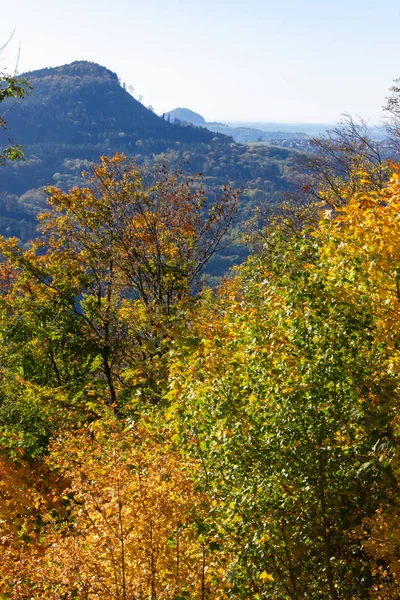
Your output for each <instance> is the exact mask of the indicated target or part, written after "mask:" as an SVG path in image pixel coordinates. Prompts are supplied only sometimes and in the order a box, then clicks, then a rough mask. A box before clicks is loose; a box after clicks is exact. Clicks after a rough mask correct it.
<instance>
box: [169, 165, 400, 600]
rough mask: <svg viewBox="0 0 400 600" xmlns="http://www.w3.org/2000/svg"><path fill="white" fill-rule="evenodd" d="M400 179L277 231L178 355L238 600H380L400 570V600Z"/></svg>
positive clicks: (187, 434)
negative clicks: (384, 527)
mask: <svg viewBox="0 0 400 600" xmlns="http://www.w3.org/2000/svg"><path fill="white" fill-rule="evenodd" d="M358 176H359V177H360V178H365V177H367V175H366V174H365V173H362V172H361V173H359V175H358ZM398 182H399V174H398V171H397V170H395V172H394V173H393V177H392V179H391V181H390V182H389V183H388V184H386V185H383V187H382V189H381V190H376V191H373V190H370V191H365V190H364V191H361V190H360V191H358V192H357V193H355V194H353V195H352V194H351V183H350V184H349V188H348V190H347V198H348V201H347V203H346V204H344V205H343V206H336V210H335V211H332V210H328V211H327V212H326V213H322V214H321V213H320V220H319V223H318V224H317V226H316V227H315V226H313V225H312V223H311V224H310V225H308V226H307V227H303V228H297V229H296V228H290V227H288V225H290V222H289V223H288V224H286V223H284V224H283V225H282V226H281V227H279V226H278V227H275V228H274V229H273V230H270V231H269V232H268V234H267V236H266V239H265V246H264V250H263V251H262V252H261V254H260V255H259V256H258V257H257V256H256V257H252V258H251V259H250V260H249V261H248V263H247V264H246V265H244V266H243V267H242V268H241V269H240V271H239V273H238V275H237V277H236V278H234V279H233V280H231V281H229V282H227V283H226V284H225V286H224V288H223V289H222V290H221V291H220V296H219V298H217V299H213V300H212V301H211V302H209V303H208V305H206V306H205V307H204V308H203V310H204V312H203V314H199V322H198V326H197V327H198V328H197V344H196V345H194V346H192V347H189V346H188V345H186V346H185V344H184V343H182V344H181V348H180V349H179V350H178V351H177V352H176V359H175V364H174V365H172V367H171V373H172V383H173V387H172V393H171V400H172V405H171V408H170V414H171V418H173V419H176V420H177V422H178V430H179V432H180V434H181V436H182V438H181V439H182V441H183V443H184V442H185V441H186V442H187V451H188V452H191V453H192V454H194V455H195V456H196V457H197V459H198V461H200V462H201V464H202V465H203V472H202V476H201V477H200V480H199V482H200V483H201V484H202V485H203V486H204V489H205V490H207V492H208V494H209V495H210V496H211V500H212V502H211V506H212V509H211V510H210V512H209V515H208V519H207V524H208V527H209V528H210V530H212V529H213V528H214V530H216V531H218V533H219V535H220V536H221V538H222V539H223V548H224V549H227V550H228V549H229V550H230V551H231V552H232V554H233V555H235V556H236V557H237V559H236V561H235V562H234V563H230V565H229V566H228V575H227V577H228V580H229V581H230V582H231V584H232V588H231V593H232V594H234V595H235V596H236V597H243V598H248V597H250V596H254V595H255V597H258V598H263V599H272V598H285V599H292V600H299V599H300V598H304V597H307V598H312V599H315V600H317V599H318V600H321V599H323V598H324V599H325V598H326V599H330V600H336V599H337V598H350V597H357V598H358V597H367V596H368V594H370V593H372V592H373V590H374V589H375V587H374V586H376V585H377V584H378V583H379V577H381V576H382V577H385V576H387V574H388V573H390V568H391V567H390V565H391V564H392V565H393V567H392V568H393V574H392V575H391V576H390V577H389V576H388V582H389V583H390V584H392V587H391V588H390V589H391V593H392V594H394V595H392V596H391V597H393V598H395V597H396V594H397V591H395V590H396V581H397V579H396V577H397V567H396V560H397V550H396V548H395V540H397V539H398V537H397V536H398V529H397V526H396V520H395V519H396V515H397V514H398V505H397V500H396V499H397V497H398V466H397V465H398V417H397V413H398V405H399V376H398V374H399V340H400V331H399V320H398V314H399V310H398V304H399V294H398V265H399V259H400V254H399V251H400V246H399V242H398V240H399V239H400V232H399V219H398V215H399V204H398V203H399V200H398V198H399V194H398V185H399V184H398ZM343 189H344V188H343ZM325 193H326V194H327V195H328V192H325ZM322 197H323V199H325V196H324V195H323V196H322ZM329 200H330V198H329V197H327V198H326V201H327V203H329ZM332 203H335V200H333V201H332ZM335 204H336V203H335ZM288 230H289V231H290V232H291V234H290V236H287V234H286V232H287V231H288ZM383 506H385V511H384V512H383V517H384V521H385V520H386V521H389V522H390V527H389V528H388V535H387V537H386V546H387V553H386V555H385V553H384V552H382V551H381V550H382V543H381V541H382V538H384V535H383V534H382V532H381V533H379V531H380V530H379V525H380V523H381V520H380V519H381V517H382V507H383ZM386 516H387V518H386ZM371 519H373V520H372V521H371ZM360 529H361V530H362V531H363V532H364V533H360ZM394 530H395V531H394ZM368 531H370V532H371V535H370V536H369V537H368V535H367V538H368V539H366V538H365V533H366V532H367V533H368ZM374 540H375V542H376V543H377V544H376V546H375V549H373V551H371V545H372V543H373V541H374ZM377 546H379V547H378V549H377V548H376V547H377ZM367 552H369V553H371V555H372V556H373V557H374V560H371V559H370V558H369V557H368V555H367ZM382 560H384V562H383V563H382ZM376 565H378V567H379V568H376ZM381 583H382V581H381ZM386 587H388V586H387V585H386ZM384 588H385V582H383V585H382V586H381V587H379V588H376V589H377V590H378V591H377V594H376V598H378V597H379V590H380V589H384Z"/></svg>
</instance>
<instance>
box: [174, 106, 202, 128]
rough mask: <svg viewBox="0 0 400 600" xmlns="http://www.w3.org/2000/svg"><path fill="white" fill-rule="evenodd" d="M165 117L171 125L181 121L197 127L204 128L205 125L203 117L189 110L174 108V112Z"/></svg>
mask: <svg viewBox="0 0 400 600" xmlns="http://www.w3.org/2000/svg"><path fill="white" fill-rule="evenodd" d="M166 116H167V117H168V119H169V120H170V121H171V122H172V123H174V122H176V121H178V122H179V121H182V122H184V123H191V124H192V125H197V126H205V123H206V120H205V118H204V117H202V116H201V115H199V114H198V113H196V112H194V111H193V110H190V109H189V108H174V110H170V111H169V112H167V113H166Z"/></svg>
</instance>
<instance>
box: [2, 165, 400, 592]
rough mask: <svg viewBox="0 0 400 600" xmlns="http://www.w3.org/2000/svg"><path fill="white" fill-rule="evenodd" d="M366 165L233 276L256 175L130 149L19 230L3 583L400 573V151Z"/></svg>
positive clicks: (358, 584)
mask: <svg viewBox="0 0 400 600" xmlns="http://www.w3.org/2000/svg"><path fill="white" fill-rule="evenodd" d="M355 158H357V160H356V161H355V162H354V160H355ZM352 165H353V167H354V168H355V169H356V170H354V169H352ZM348 166H349V170H348V172H347V176H346V177H343V178H342V179H340V180H339V179H338V178H336V179H335V181H334V186H333V187H332V185H331V182H328V183H327V179H326V177H325V179H324V181H325V186H322V185H321V184H320V185H319V188H318V203H316V204H313V203H306V204H304V203H303V204H297V205H288V206H287V207H286V208H285V209H284V208H282V210H281V212H280V215H279V216H275V217H273V218H272V219H271V220H270V222H269V223H268V224H267V225H266V226H265V227H264V229H263V230H262V231H260V232H258V233H257V232H256V233H255V234H254V238H253V245H254V247H256V248H258V251H257V252H256V253H255V254H254V255H253V256H251V257H250V258H249V259H248V260H247V261H246V263H245V264H244V265H243V266H242V267H241V268H240V269H238V270H237V271H236V273H235V274H234V275H232V276H231V277H230V278H229V279H227V280H226V281H224V282H223V283H222V284H221V285H220V288H219V290H218V292H212V291H210V290H207V289H202V290H201V289H199V288H198V287H197V284H196V282H198V278H199V276H200V274H201V271H202V269H203V268H204V266H205V264H206V263H207V261H208V260H209V259H210V258H211V256H212V255H213V253H215V252H216V250H217V248H218V245H219V243H220V242H221V240H222V238H223V235H224V234H225V232H226V231H227V229H228V228H229V226H230V224H231V222H232V219H233V216H234V213H235V210H236V209H237V197H236V194H235V193H234V192H233V191H232V190H231V189H229V188H225V189H224V190H223V193H222V195H221V196H220V198H219V200H218V201H217V203H216V204H213V205H210V204H209V202H208V200H207V196H206V194H205V192H204V189H203V188H202V186H201V181H200V180H199V179H197V178H195V179H190V180H188V179H187V178H186V177H185V176H184V174H182V173H177V174H170V173H169V172H167V171H165V170H163V169H162V168H161V169H160V170H156V171H155V172H154V171H148V172H147V173H146V172H143V171H142V170H141V168H139V167H137V165H134V164H133V165H132V164H128V163H126V162H124V159H123V157H122V156H118V155H117V156H115V157H114V158H112V159H105V158H104V159H102V161H101V163H100V164H99V165H98V166H97V167H95V168H94V169H93V171H92V173H91V176H90V178H89V180H88V181H87V182H86V186H85V187H83V188H79V189H78V188H76V189H74V190H72V191H70V192H64V191H62V190H60V189H54V190H53V191H52V195H51V197H50V200H49V208H48V211H47V212H46V213H45V214H42V215H41V217H40V220H41V223H42V225H41V227H42V229H43V231H44V233H45V234H46V235H45V236H43V237H41V238H39V239H38V240H37V241H36V242H33V243H32V244H31V245H29V246H28V247H27V248H23V247H22V246H20V244H19V242H18V241H17V240H16V239H8V240H6V239H3V240H2V242H1V252H2V263H1V297H0V311H1V312H0V317H1V319H0V340H1V345H2V360H1V367H0V369H1V375H0V376H1V380H2V386H1V393H0V394H1V395H0V398H1V400H0V423H1V426H0V440H1V443H2V453H1V467H0V468H1V473H2V478H1V483H0V485H1V487H0V494H1V503H0V527H1V535H0V543H1V545H2V552H3V556H4V560H3V561H2V562H1V566H0V590H1V593H2V594H3V596H4V598H41V599H42V598H54V599H55V598H59V599H61V598H65V599H66V598H71V599H72V598H80V599H84V598H86V599H95V598H106V597H109V598H115V599H125V600H126V599H128V598H129V599H132V598H135V599H147V598H151V599H155V598H160V599H161V598H165V599H168V600H170V599H172V598H175V599H176V600H178V599H183V598H193V599H195V598H199V599H201V600H205V599H206V598H207V599H208V598H219V599H221V600H222V599H224V598H242V599H243V600H245V599H246V600H247V599H248V598H259V599H271V600H272V599H274V600H275V599H277V598H279V599H282V600H284V599H290V600H297V599H303V598H310V599H315V600H323V599H325V598H326V599H332V600H337V599H339V598H347V599H349V600H350V599H355V598H357V599H358V598H374V599H376V600H378V599H381V598H392V599H394V598H397V597H398V589H399V584H400V579H399V577H400V571H399V568H398V564H399V558H400V557H399V547H398V539H399V536H400V529H399V510H400V509H399V493H398V490H399V483H400V472H399V449H400V446H399V422H398V410H399V399H400V398H399V367H400V354H399V349H400V327H399V319H398V315H399V303H400V291H399V272H398V269H399V263H400V241H399V240H400V221H399V214H400V194H399V188H400V171H399V168H398V166H396V165H394V164H387V163H386V165H384V164H382V163H374V164H372V163H369V162H368V161H366V160H365V159H362V158H360V157H357V155H356V153H353V154H350V155H348ZM378 173H379V177H378ZM378 180H379V181H380V182H381V183H380V184H378Z"/></svg>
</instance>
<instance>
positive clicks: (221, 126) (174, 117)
mask: <svg viewBox="0 0 400 600" xmlns="http://www.w3.org/2000/svg"><path fill="white" fill-rule="evenodd" d="M164 116H165V117H166V118H167V119H168V121H170V122H171V123H175V124H180V125H188V124H191V125H196V126H197V127H205V128H206V129H208V130H209V131H212V132H214V133H219V134H221V133H222V134H223V135H228V136H230V137H232V138H233V139H234V140H235V142H238V143H239V144H246V143H248V142H270V141H272V140H273V141H275V142H276V141H278V140H283V139H284V140H305V139H306V138H308V135H307V134H306V133H302V132H288V131H276V129H275V130H268V131H266V130H265V129H263V128H257V127H252V126H248V125H238V126H232V125H231V124H226V123H217V122H214V121H213V122H208V121H207V122H206V120H205V119H204V117H202V116H201V115H199V114H198V113H196V112H193V111H192V110H190V109H189V108H174V110H170V111H169V112H167V113H165V115H164Z"/></svg>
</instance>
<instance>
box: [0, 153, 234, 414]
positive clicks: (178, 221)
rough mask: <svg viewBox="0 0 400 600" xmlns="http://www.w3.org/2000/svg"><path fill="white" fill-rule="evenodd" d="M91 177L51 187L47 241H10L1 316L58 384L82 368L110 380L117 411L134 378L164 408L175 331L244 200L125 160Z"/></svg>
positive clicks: (5, 246)
mask: <svg viewBox="0 0 400 600" xmlns="http://www.w3.org/2000/svg"><path fill="white" fill-rule="evenodd" d="M87 177H88V186H86V187H83V188H74V189H73V190H71V191H70V192H68V193H64V192H62V191H61V190H58V189H55V188H53V189H51V190H50V194H51V195H50V198H49V204H50V211H48V212H47V213H45V214H42V215H41V216H40V220H41V226H42V232H43V237H42V238H40V239H38V240H37V241H36V242H34V243H33V244H32V245H31V247H30V248H29V249H28V250H24V249H22V248H21V247H20V246H19V244H18V242H17V241H16V240H15V239H11V240H3V241H2V243H1V250H2V254H3V265H2V268H3V273H4V275H3V281H4V282H5V286H4V288H3V307H4V319H5V321H6V322H7V323H8V324H11V323H14V326H15V327H14V326H13V327H12V334H11V337H13V339H14V340H15V339H17V337H18V335H25V334H26V332H27V330H29V332H30V333H28V337H29V336H30V339H29V340H28V339H24V344H25V346H26V345H27V346H28V347H29V348H30V349H31V350H32V349H34V347H36V348H37V349H38V351H39V352H40V354H41V358H43V359H44V364H42V363H40V362H38V363H37V365H39V364H41V366H40V367H38V369H39V371H41V372H42V374H45V373H46V375H45V377H48V380H50V381H52V384H53V385H54V384H55V385H57V386H61V385H62V386H64V385H67V386H68V385H74V382H76V381H78V380H79V381H81V380H82V377H81V376H80V375H79V373H78V371H79V369H81V374H82V373H83V374H86V375H88V374H89V373H90V372H91V373H97V374H100V373H101V374H102V378H103V380H104V381H105V383H106V387H107V390H108V402H109V404H110V405H112V406H114V407H117V404H118V394H119V393H120V392H121V393H122V392H124V390H125V392H127V390H128V392H127V393H129V390H130V389H131V388H132V385H133V386H135V385H136V382H139V383H140V382H142V383H143V382H147V383H148V384H149V385H148V387H147V391H148V394H150V396H151V399H152V400H157V399H158V398H159V397H160V393H161V390H162V386H164V385H165V361H164V356H165V351H166V349H167V347H168V343H169V342H168V340H169V339H170V338H171V333H170V330H171V328H174V327H176V326H178V325H179V323H180V322H181V317H182V315H183V313H184V310H185V309H184V304H185V302H190V298H191V292H192V290H193V286H194V284H195V282H196V280H197V279H198V277H199V275H200V273H201V271H202V269H203V268H204V266H205V265H206V263H207V262H208V260H209V259H210V258H211V256H212V255H213V254H214V252H215V251H216V250H217V248H218V247H219V245H220V242H221V240H222V238H223V236H224V234H225V232H226V231H227V229H228V228H229V226H230V224H231V221H232V218H233V215H234V212H235V209H236V206H237V195H236V194H235V193H234V192H233V191H232V190H230V189H228V188H225V189H223V190H222V192H221V197H220V199H215V201H210V200H209V199H207V198H206V196H205V195H204V192H203V190H202V187H201V183H200V182H199V180H198V179H197V178H191V179H190V178H189V179H188V178H185V177H183V176H182V175H181V174H180V173H175V174H170V173H168V172H167V171H166V170H165V169H161V170H160V171H159V172H156V173H150V172H149V173H143V172H141V171H140V170H139V169H138V167H137V166H136V165H134V164H132V163H128V162H127V161H126V160H125V157H123V156H122V155H116V156H114V157H113V158H111V159H108V158H102V159H101V162H100V164H99V165H97V166H94V167H93V169H92V172H91V175H87ZM22 313H23V314H24V315H25V317H24V321H21V319H20V318H19V316H18V315H21V314H22ZM28 315H29V317H28ZM27 320H29V322H30V323H29V327H28V328H27V327H25V323H27ZM24 328H25V334H22V333H21V332H22V329H24ZM8 332H10V327H8ZM16 336H17V337H16ZM32 336H33V337H32ZM6 337H7V340H8V341H10V340H11V337H10V336H6ZM39 340H40V341H39ZM34 352H35V350H34ZM23 355H26V352H25V350H24V351H23ZM67 356H68V357H69V358H68V359H67ZM18 360H19V359H18ZM31 362H32V361H31ZM20 364H21V363H20ZM34 364H35V361H34V360H33V365H34ZM78 364H79V365H80V366H77V365H78ZM73 365H75V366H77V368H76V369H75V368H72V370H71V366H73ZM82 367H83V369H82ZM33 369H35V366H33ZM68 369H69V370H70V373H68ZM24 372H25V373H27V375H28V376H29V368H28V369H26V368H24ZM97 383H99V381H98V380H97ZM93 384H94V385H96V379H93Z"/></svg>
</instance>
